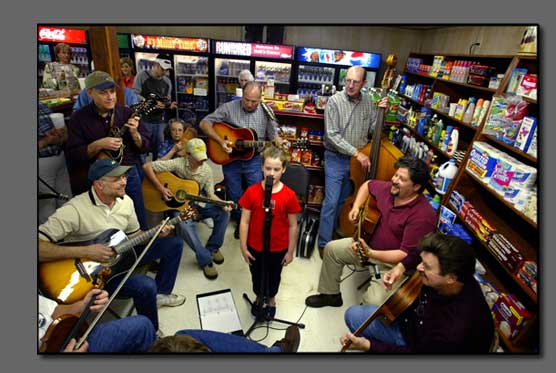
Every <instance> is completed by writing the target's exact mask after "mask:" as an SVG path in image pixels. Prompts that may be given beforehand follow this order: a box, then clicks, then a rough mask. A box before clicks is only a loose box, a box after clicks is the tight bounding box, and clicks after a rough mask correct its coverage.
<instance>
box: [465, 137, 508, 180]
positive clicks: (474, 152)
mask: <svg viewBox="0 0 556 373" xmlns="http://www.w3.org/2000/svg"><path fill="white" fill-rule="evenodd" d="M500 154H501V152H500V151H499V150H498V149H496V148H495V147H493V146H491V145H489V144H487V143H486V142H482V141H475V142H474V143H473V147H472V148H471V152H470V153H469V158H468V159H467V166H466V168H467V169H468V170H469V171H471V172H472V173H473V174H474V175H476V176H478V177H479V178H481V179H484V178H488V177H490V175H491V174H492V171H494V167H495V166H496V161H497V159H498V157H499V156H500Z"/></svg>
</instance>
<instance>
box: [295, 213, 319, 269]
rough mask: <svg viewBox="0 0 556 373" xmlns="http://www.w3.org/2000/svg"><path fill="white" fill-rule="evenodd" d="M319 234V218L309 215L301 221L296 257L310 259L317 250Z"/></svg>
mask: <svg viewBox="0 0 556 373" xmlns="http://www.w3.org/2000/svg"><path fill="white" fill-rule="evenodd" d="M318 234H319V217H318V215H313V214H310V213H309V214H308V215H307V217H306V219H303V220H302V221H301V225H300V227H299V237H298V240H297V248H296V252H295V255H296V256H298V257H302V258H310V257H311V254H312V253H313V249H314V248H315V244H316V240H317V236H318Z"/></svg>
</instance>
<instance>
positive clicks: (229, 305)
mask: <svg viewBox="0 0 556 373" xmlns="http://www.w3.org/2000/svg"><path fill="white" fill-rule="evenodd" d="M197 306H198V307H199V317H200V319H201V329H203V330H214V331H218V332H223V333H232V332H237V331H238V330H242V328H241V322H240V320H239V316H238V314H237V310H236V307H235V304H234V299H233V297H232V292H231V291H230V290H228V291H226V292H222V293H217V294H210V295H206V296H203V295H202V294H201V295H198V296H197Z"/></svg>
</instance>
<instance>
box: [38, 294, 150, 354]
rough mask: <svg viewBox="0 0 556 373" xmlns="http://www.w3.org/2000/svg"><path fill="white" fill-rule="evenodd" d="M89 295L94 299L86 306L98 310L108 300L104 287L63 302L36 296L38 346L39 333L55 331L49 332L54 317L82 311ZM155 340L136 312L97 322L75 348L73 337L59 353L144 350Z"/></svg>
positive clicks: (78, 313)
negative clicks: (37, 298)
mask: <svg viewBox="0 0 556 373" xmlns="http://www.w3.org/2000/svg"><path fill="white" fill-rule="evenodd" d="M93 296H94V297H96V298H95V300H94V301H93V303H92V304H91V306H90V307H89V309H90V310H91V312H100V311H101V310H102V309H103V307H105V305H106V304H107V303H108V293H107V292H106V291H104V290H100V289H92V290H91V291H89V292H88V293H87V295H86V296H85V298H83V299H82V300H80V301H77V302H75V303H72V304H67V305H65V304H58V303H56V302H55V301H53V300H52V299H48V298H46V297H44V296H42V295H39V309H38V323H39V324H38V327H39V334H38V336H39V348H40V346H41V338H43V336H45V335H46V336H47V338H48V337H49V336H50V333H54V332H58V330H57V329H53V330H51V331H49V327H51V325H52V324H53V321H54V320H56V319H57V318H58V317H60V316H64V315H75V316H78V315H80V314H82V313H83V312H84V311H85V306H86V305H87V304H88V303H89V301H90V300H91V297H93ZM155 339H156V334H155V330H154V328H153V324H152V323H151V322H150V321H149V319H148V318H146V317H145V316H142V315H137V316H130V317H125V318H123V319H118V320H112V321H109V322H105V323H102V324H98V325H96V326H95V327H94V328H93V329H92V331H91V333H90V334H89V335H88V337H87V339H86V341H85V342H84V343H83V344H82V345H81V346H80V347H79V348H78V349H74V348H75V346H76V344H77V340H76V339H75V338H72V339H71V340H70V341H69V343H68V344H67V346H66V347H65V348H64V350H63V351H61V352H145V351H147V350H148V349H149V348H150V346H151V345H152V344H153V343H154V341H155ZM46 343H47V345H48V342H46Z"/></svg>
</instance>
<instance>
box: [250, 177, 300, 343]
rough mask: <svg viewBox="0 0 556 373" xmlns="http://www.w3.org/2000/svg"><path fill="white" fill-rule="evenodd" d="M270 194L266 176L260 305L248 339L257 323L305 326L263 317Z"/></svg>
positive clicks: (269, 223) (267, 288) (270, 183)
mask: <svg viewBox="0 0 556 373" xmlns="http://www.w3.org/2000/svg"><path fill="white" fill-rule="evenodd" d="M271 193H272V176H267V178H266V180H265V201H264V204H263V208H264V211H265V216H264V225H263V252H262V255H261V258H260V260H261V279H260V283H261V286H260V289H261V291H262V294H261V305H260V307H259V308H258V311H257V315H256V316H255V321H253V324H251V326H250V327H249V329H248V330H247V332H245V336H246V337H248V336H249V334H251V332H252V331H253V330H254V329H255V326H256V325H257V324H258V323H259V322H267V323H268V322H270V321H277V322H281V323H282V324H287V325H295V326H297V327H298V328H300V329H304V328H305V325H304V324H301V323H295V322H292V321H286V320H281V319H277V318H272V319H267V318H266V317H265V316H264V308H265V307H266V306H267V302H268V298H269V297H268V293H269V285H270V284H269V280H270V278H269V275H268V271H267V266H268V254H269V253H270V227H271V225H272V218H273V217H274V214H273V213H272V207H271V203H270V195H271ZM243 298H244V299H245V300H246V301H247V302H248V303H249V306H250V308H251V307H252V306H253V302H251V300H250V299H249V297H248V296H247V294H246V293H243Z"/></svg>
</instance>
